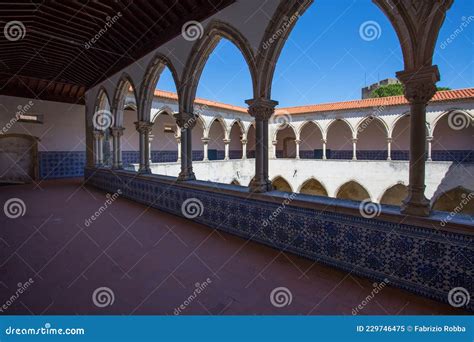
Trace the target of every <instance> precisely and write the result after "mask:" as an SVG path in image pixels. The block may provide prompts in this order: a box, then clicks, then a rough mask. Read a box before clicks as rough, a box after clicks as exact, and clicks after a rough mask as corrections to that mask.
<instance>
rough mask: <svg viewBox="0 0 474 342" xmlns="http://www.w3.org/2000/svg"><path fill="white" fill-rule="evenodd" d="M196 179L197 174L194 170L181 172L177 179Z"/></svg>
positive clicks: (182, 180) (181, 180)
mask: <svg viewBox="0 0 474 342" xmlns="http://www.w3.org/2000/svg"><path fill="white" fill-rule="evenodd" d="M193 180H196V175H195V174H194V172H192V171H191V172H180V173H179V176H178V179H177V181H178V182H186V181H193Z"/></svg>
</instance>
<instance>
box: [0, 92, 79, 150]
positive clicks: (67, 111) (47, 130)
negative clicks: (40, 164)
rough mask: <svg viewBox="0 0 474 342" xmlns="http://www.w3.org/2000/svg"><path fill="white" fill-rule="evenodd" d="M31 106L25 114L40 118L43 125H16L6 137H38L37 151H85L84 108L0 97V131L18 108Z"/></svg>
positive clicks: (21, 98)
mask: <svg viewBox="0 0 474 342" xmlns="http://www.w3.org/2000/svg"><path fill="white" fill-rule="evenodd" d="M30 101H31V103H32V105H31V108H30V110H28V111H27V112H26V114H41V115H43V118H44V121H43V124H33V123H24V122H16V123H14V124H13V125H12V127H11V128H10V129H8V130H6V131H3V132H4V133H6V134H9V133H17V134H27V135H32V136H35V137H38V138H39V139H40V141H39V144H38V149H39V151H85V150H86V147H85V107H84V106H82V105H75V104H67V103H59V102H52V101H41V100H36V99H28V98H23V97H14V96H0V131H1V130H2V129H3V128H6V126H7V123H8V122H10V120H12V119H13V118H15V115H16V113H17V111H18V110H19V106H21V107H20V108H22V107H24V106H26V105H28V104H29V103H30Z"/></svg>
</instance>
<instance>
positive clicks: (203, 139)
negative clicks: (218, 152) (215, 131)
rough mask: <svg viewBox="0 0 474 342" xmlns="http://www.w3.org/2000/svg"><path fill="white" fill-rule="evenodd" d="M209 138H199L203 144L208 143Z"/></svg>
mask: <svg viewBox="0 0 474 342" xmlns="http://www.w3.org/2000/svg"><path fill="white" fill-rule="evenodd" d="M209 140H210V139H209V138H201V141H202V143H203V144H204V145H206V144H209Z"/></svg>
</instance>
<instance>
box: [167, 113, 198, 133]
mask: <svg viewBox="0 0 474 342" xmlns="http://www.w3.org/2000/svg"><path fill="white" fill-rule="evenodd" d="M173 116H174V118H175V120H176V124H177V125H178V127H179V128H181V129H188V128H189V129H192V128H193V127H194V126H195V125H196V123H197V120H198V116H197V115H194V114H193V113H186V112H182V113H176V114H174V115H173Z"/></svg>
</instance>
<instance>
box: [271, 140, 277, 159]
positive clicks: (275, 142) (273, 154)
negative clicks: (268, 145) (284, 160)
mask: <svg viewBox="0 0 474 342" xmlns="http://www.w3.org/2000/svg"><path fill="white" fill-rule="evenodd" d="M277 144H278V140H273V141H272V145H273V148H272V159H276V157H277Z"/></svg>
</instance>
